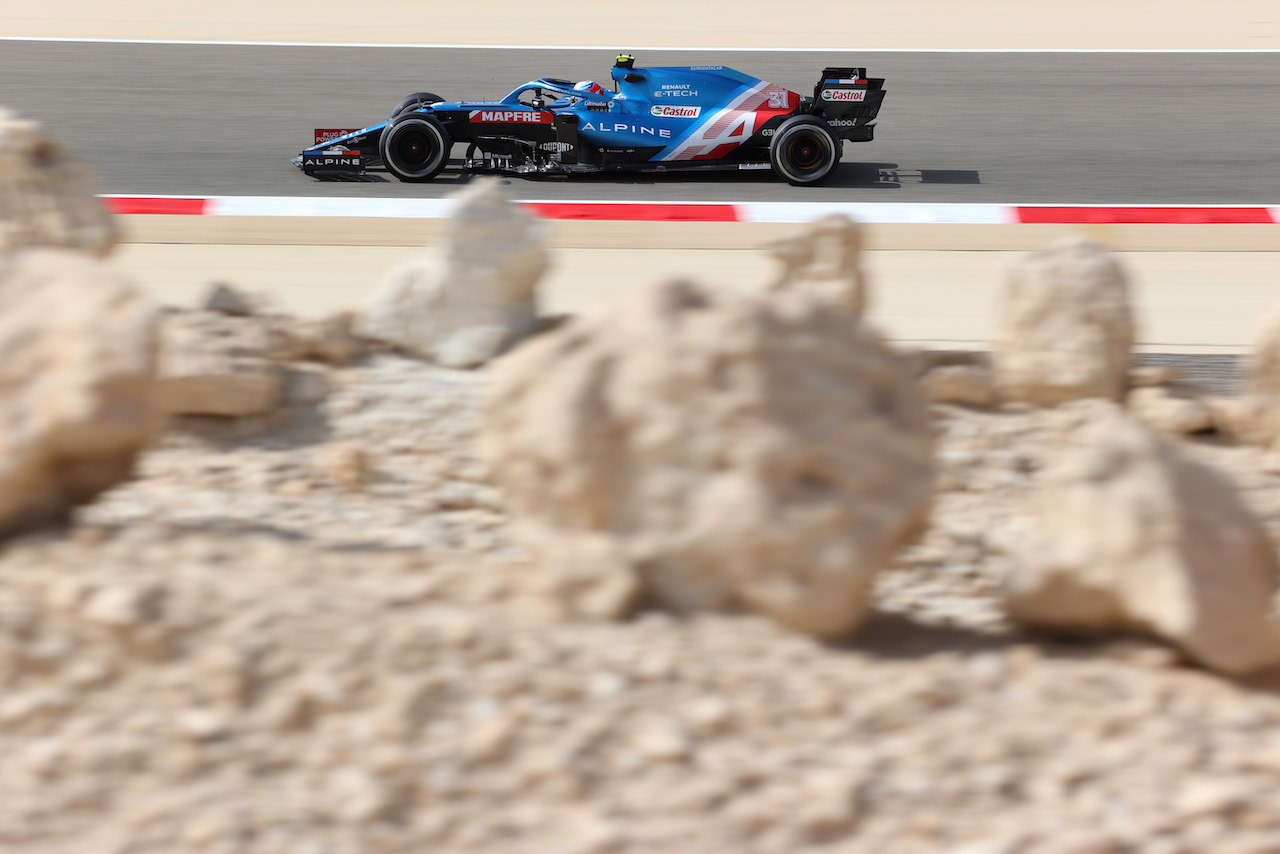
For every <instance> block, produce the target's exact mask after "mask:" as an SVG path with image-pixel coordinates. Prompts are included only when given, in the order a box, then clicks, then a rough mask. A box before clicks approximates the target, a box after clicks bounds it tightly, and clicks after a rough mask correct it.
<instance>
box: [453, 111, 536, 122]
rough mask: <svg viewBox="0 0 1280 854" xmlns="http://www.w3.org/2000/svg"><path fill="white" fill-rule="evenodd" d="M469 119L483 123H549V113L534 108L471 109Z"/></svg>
mask: <svg viewBox="0 0 1280 854" xmlns="http://www.w3.org/2000/svg"><path fill="white" fill-rule="evenodd" d="M471 121H473V122H480V123H483V124H530V125H549V124H551V114H550V113H547V112H535V111H534V110H472V111H471Z"/></svg>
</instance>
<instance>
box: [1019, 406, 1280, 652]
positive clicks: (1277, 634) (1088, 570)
mask: <svg viewBox="0 0 1280 854" xmlns="http://www.w3.org/2000/svg"><path fill="white" fill-rule="evenodd" d="M1057 425H1058V428H1059V430H1060V433H1059V441H1058V443H1057V444H1058V446H1059V447H1060V448H1061V449H1062V450H1061V451H1060V456H1059V458H1058V459H1057V461H1056V462H1055V463H1054V464H1052V465H1051V466H1050V467H1049V469H1048V470H1047V471H1046V472H1045V473H1044V475H1043V481H1042V485H1041V488H1040V490H1039V491H1038V493H1037V494H1036V496H1035V499H1034V513H1035V531H1034V535H1033V536H1031V537H1029V538H1027V539H1026V540H1025V541H1024V542H1023V543H1022V544H1021V547H1020V548H1019V549H1018V550H1017V553H1016V555H1015V568H1014V570H1013V573H1012V575H1011V577H1010V579H1009V582H1008V605H1009V609H1010V613H1011V614H1012V615H1013V617H1014V619H1016V620H1018V621H1019V622H1021V623H1023V624H1025V625H1028V626H1034V627H1039V628H1048V629H1054V630H1065V631H1081V632H1090V633H1097V632H1121V631H1140V632H1150V633H1153V634H1155V635H1157V636H1159V637H1162V638H1164V639H1166V640H1168V641H1170V642H1172V643H1174V644H1176V645H1177V646H1179V647H1181V648H1182V649H1183V650H1184V651H1186V652H1187V653H1188V654H1189V655H1190V656H1192V657H1193V658H1195V659H1197V660H1198V661H1200V662H1203V663H1204V664H1206V665H1208V666H1209V667H1212V668H1214V669H1217V670H1221V671H1224V672H1228V673H1245V672H1249V671H1253V670H1257V669H1260V668H1265V667H1268V666H1271V665H1276V664H1280V627H1278V626H1277V624H1276V623H1275V622H1274V620H1273V615H1272V595H1273V594H1274V592H1275V588H1276V581H1277V573H1276V568H1277V567H1276V557H1275V554H1274V552H1273V549H1272V545H1271V542H1270V540H1269V539H1268V537H1267V533H1266V530H1265V529H1264V528H1263V527H1262V525H1261V524H1259V522H1258V521H1257V519H1255V518H1254V516H1253V515H1252V513H1250V511H1249V510H1248V509H1246V507H1245V506H1244V505H1243V504H1242V503H1241V501H1240V498H1239V497H1238V496H1237V494H1236V491H1235V489H1234V488H1233V487H1232V486H1231V485H1230V484H1229V483H1228V482H1227V481H1225V480H1224V479H1223V478H1222V477H1221V476H1220V475H1219V474H1218V473H1217V472H1215V471H1214V470H1212V469H1210V468H1208V467H1206V466H1204V465H1202V464H1200V463H1196V462H1193V461H1191V460H1188V459H1185V458H1184V457H1183V456H1182V455H1181V454H1180V453H1179V452H1178V451H1177V450H1176V449H1175V448H1174V446H1173V445H1172V444H1170V443H1169V442H1168V441H1167V440H1165V439H1162V438H1160V437H1158V436H1156V435H1155V434H1154V433H1152V432H1150V431H1149V430H1148V429H1147V428H1145V427H1143V426H1142V425H1141V424H1139V423H1138V422H1137V421H1135V420H1134V419H1133V418H1132V417H1131V416H1129V415H1128V414H1127V413H1125V412H1124V410H1123V409H1121V408H1120V407H1118V406H1116V405H1114V404H1111V403H1106V402H1102V401H1090V402H1083V403H1080V404H1076V405H1073V406H1071V407H1068V408H1065V409H1064V410H1063V411H1062V412H1061V413H1059V414H1058V421H1057Z"/></svg>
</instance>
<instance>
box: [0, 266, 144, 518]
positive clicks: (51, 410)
mask: <svg viewBox="0 0 1280 854" xmlns="http://www.w3.org/2000/svg"><path fill="white" fill-rule="evenodd" d="M155 325H156V311H155V308H154V307H153V306H152V305H151V304H150V303H149V302H148V301H147V300H146V299H144V298H143V297H142V295H141V294H140V293H139V292H138V291H137V290H136V289H135V288H134V287H133V286H132V285H131V284H130V283H129V282H128V281H126V280H125V279H124V278H123V277H122V276H120V275H119V274H118V273H116V272H115V271H113V270H111V269H110V268H109V267H107V266H105V265H104V264H103V262H101V261H99V260H97V259H96V258H92V257H89V256H87V255H82V254H77V253H74V252H70V251H68V250H55V249H28V250H24V251H21V252H11V253H7V254H0V535H7V534H11V533H13V532H15V531H19V530H22V529H24V528H29V527H32V526H35V525H39V524H42V523H48V522H50V521H56V520H58V519H60V518H62V517H63V516H64V515H65V514H66V513H67V511H68V510H69V509H70V508H72V507H75V506H76V505H79V504H83V503H85V502H87V501H91V500H93V499H94V498H96V497H97V496H98V495H99V494H100V493H102V492H103V491H105V490H107V489H109V488H110V487H112V486H114V485H115V484H117V483H119V482H120V481H122V480H124V479H125V478H126V477H128V476H129V474H130V472H131V471H132V468H133V465H134V462H135V461H136V459H137V457H138V455H139V453H140V452H141V451H142V449H143V448H145V447H146V446H147V445H148V444H149V443H150V442H151V441H152V440H153V439H155V438H157V437H158V436H159V434H160V430H161V428H162V413H161V411H160V409H159V407H158V405H157V399H156V376H155V367H156V366H155V349H156V331H155Z"/></svg>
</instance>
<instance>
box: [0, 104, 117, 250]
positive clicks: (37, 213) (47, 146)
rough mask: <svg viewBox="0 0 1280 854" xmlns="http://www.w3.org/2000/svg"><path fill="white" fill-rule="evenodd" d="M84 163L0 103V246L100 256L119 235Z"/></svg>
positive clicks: (31, 123)
mask: <svg viewBox="0 0 1280 854" xmlns="http://www.w3.org/2000/svg"><path fill="white" fill-rule="evenodd" d="M98 192H99V188H98V182H97V180H96V179H95V178H94V176H93V173H92V172H91V171H90V170H89V167H88V166H86V165H85V164H84V162H83V161H81V160H80V158H79V157H77V156H76V155H74V154H72V153H71V152H70V151H68V150H67V149H66V148H65V147H64V146H63V145H62V144H61V143H59V142H58V141H57V140H55V139H53V138H52V137H51V136H49V135H48V134H47V133H46V132H45V131H44V129H43V128H42V127H41V126H40V125H39V124H38V123H36V122H34V121H31V120H28V119H21V118H18V117H17V116H16V115H14V114H13V113H11V112H9V111H8V110H6V109H4V108H3V107H0V250H3V249H22V248H26V247H38V246H47V247H56V248H63V249H79V250H81V251H84V252H88V253H90V254H92V255H98V256H105V255H107V254H108V253H109V252H110V251H111V249H112V247H114V246H115V244H116V241H117V240H118V239H119V236H118V234H117V231H116V226H115V223H114V221H113V220H112V218H111V214H110V213H108V212H107V209H106V208H105V207H103V205H102V202H101V201H99V199H98V197H97V195H96V194H97V193H98Z"/></svg>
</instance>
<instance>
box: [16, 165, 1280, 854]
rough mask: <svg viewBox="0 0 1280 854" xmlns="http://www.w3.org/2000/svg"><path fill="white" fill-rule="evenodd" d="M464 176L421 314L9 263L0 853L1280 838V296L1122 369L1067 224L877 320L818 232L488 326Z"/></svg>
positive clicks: (1106, 260)
mask: <svg viewBox="0 0 1280 854" xmlns="http://www.w3.org/2000/svg"><path fill="white" fill-rule="evenodd" d="M4 177H5V175H4V173H2V172H0V183H2V182H3V178H4ZM476 196H477V197H478V198H479V201H475V200H473V202H474V206H469V205H472V203H465V204H462V205H460V206H459V210H460V211H461V214H462V218H463V220H465V221H466V222H467V223H469V225H468V226H467V228H472V227H474V229H473V230H472V231H471V233H470V235H471V236H466V235H465V234H463V232H465V230H466V229H464V228H463V226H462V225H459V226H458V229H462V231H458V230H455V231H453V232H452V233H451V237H450V238H449V239H450V240H452V241H454V243H451V244H449V245H450V246H452V247H453V248H452V249H450V248H446V250H445V251H444V254H443V257H444V258H446V259H447V258H452V259H453V260H452V261H450V262H449V263H462V260H463V259H466V258H470V257H479V256H472V255H468V254H467V253H468V252H472V251H474V252H477V253H480V254H483V255H485V257H484V262H485V263H484V264H479V263H477V272H475V274H474V276H471V275H470V274H468V273H466V271H465V270H463V271H461V272H459V273H458V275H457V276H452V274H451V276H450V277H447V278H439V277H436V275H437V274H436V273H431V274H430V275H429V276H428V277H427V278H426V279H425V280H422V281H423V282H425V284H424V286H423V289H422V290H421V292H420V293H419V294H418V296H415V297H413V298H412V299H408V298H406V299H405V300H403V301H401V302H400V303H399V305H401V306H402V307H404V308H406V310H408V309H413V308H418V309H423V310H424V311H423V313H422V314H419V315H415V316H416V317H417V320H415V321H414V323H415V324H417V325H416V326H414V328H415V329H416V330H418V331H422V330H424V329H425V330H428V333H429V334H426V335H424V336H423V337H420V338H418V339H415V340H417V341H418V342H419V343H421V344H422V346H421V347H419V346H418V344H413V345H412V346H411V345H410V344H409V343H407V340H398V341H397V340H393V339H391V338H387V337H379V345H378V346H374V347H370V345H369V342H368V341H367V340H365V339H363V338H362V334H364V333H362V331H361V330H362V324H364V323H368V322H369V320H370V317H371V316H374V315H377V312H376V311H375V312H373V313H372V314H371V313H369V312H368V311H366V312H365V313H364V314H362V315H360V316H359V317H355V316H351V315H343V316H337V317H332V318H326V319H322V320H313V321H301V320H298V319H295V318H290V317H287V316H285V315H283V314H282V313H280V312H278V311H275V310H273V309H272V308H271V306H270V305H268V304H266V303H265V302H264V301H263V300H261V299H259V298H256V297H253V296H251V295H247V294H243V293H240V292H238V291H236V290H235V289H234V288H232V287H229V286H225V285H224V286H219V287H216V288H215V289H214V290H213V291H212V292H211V293H210V294H209V296H208V298H207V299H206V300H205V301H204V302H203V304H202V305H201V306H200V307H199V308H197V309H195V310H181V311H178V310H175V311H166V312H164V313H163V314H162V315H159V316H158V315H157V312H156V310H155V309H154V308H153V307H152V306H149V305H148V304H146V302H145V301H144V300H142V299H141V298H140V297H139V296H138V295H137V293H136V292H135V291H134V290H133V289H132V288H131V287H130V286H129V285H128V283H127V282H124V281H122V280H121V279H120V278H119V276H118V274H116V273H114V272H112V271H111V270H110V269H109V268H108V267H105V266H103V265H102V263H101V262H99V261H97V260H95V259H93V258H91V257H89V256H88V255H87V254H85V253H84V252H79V253H68V252H66V251H65V250H62V251H55V250H50V249H34V250H29V251H22V252H14V253H11V254H0V355H3V356H4V359H3V362H0V529H2V530H3V532H4V533H5V534H6V535H9V536H10V539H9V540H8V541H7V542H6V543H5V547H4V549H3V550H2V551H0V757H4V761H3V762H0V850H3V851H4V852H6V854H9V853H10V852H12V854H64V852H77V854H78V852H95V854H96V853H97V852H101V853H102V854H152V852H155V854H161V852H163V854H169V853H170V852H174V851H183V852H191V854H347V853H348V852H350V854H359V852H373V851H376V852H388V854H394V852H406V854H407V852H421V851H466V852H478V854H544V852H548V851H563V852H570V854H610V852H617V854H640V852H652V851H696V852H699V854H742V852H749V854H819V852H841V854H864V852H865V854H917V853H918V854H937V852H942V854H977V853H978V852H999V854H1041V852H1048V854H1082V852H1115V853H1116V854H1148V852H1155V853H1156V854H1192V852H1214V854H1219V852H1222V853H1223V854H1266V852H1275V851H1280V802H1278V801H1277V799H1276V797H1275V781H1276V779H1277V777H1278V776H1280V737H1277V732H1280V693H1277V692H1278V690H1280V670H1278V669H1277V668H1276V667H1275V665H1276V664H1277V663H1280V639H1278V638H1277V628H1276V626H1277V624H1276V622H1275V620H1274V613H1273V602H1274V598H1275V589H1276V577H1275V573H1276V551H1275V542H1276V541H1277V540H1276V538H1277V537H1280V464H1277V463H1276V462H1275V457H1276V451H1275V450H1273V449H1272V444H1273V443H1274V441H1275V438H1276V430H1275V424H1277V423H1280V419H1278V418H1277V417H1276V416H1275V415H1274V413H1275V412H1280V379H1277V376H1278V374H1277V372H1278V371H1280V367H1277V366H1280V358H1277V357H1276V356H1275V354H1276V353H1280V345H1277V344H1276V342H1275V336H1276V333H1275V332H1272V331H1269V330H1271V329H1272V327H1271V326H1268V327H1267V329H1264V333H1263V335H1262V336H1261V343H1260V345H1259V347H1258V351H1257V353H1256V354H1255V356H1254V357H1253V359H1252V361H1251V368H1250V370H1251V378H1250V382H1249V385H1248V388H1247V394H1246V396H1245V397H1244V398H1242V399H1241V400H1219V399H1214V398H1211V397H1208V396H1206V395H1203V394H1199V393H1197V392H1196V391H1195V390H1194V389H1193V388H1192V387H1191V386H1190V385H1188V384H1185V383H1182V382H1181V380H1180V379H1179V378H1178V377H1176V376H1173V375H1171V374H1170V373H1168V372H1162V371H1158V370H1152V369H1144V370H1132V369H1131V367H1130V354H1129V347H1130V342H1131V337H1132V329H1133V327H1134V324H1135V321H1134V309H1133V307H1132V306H1131V305H1130V304H1129V301H1128V295H1127V289H1126V286H1125V284H1124V274H1123V271H1121V270H1119V269H1118V267H1117V266H1116V264H1115V261H1114V259H1111V258H1110V257H1109V256H1107V255H1106V253H1105V252H1103V251H1102V250H1101V249H1100V247H1097V246H1095V245H1089V244H1082V243H1077V242H1073V243H1069V244H1065V245H1061V246H1056V247H1052V248H1051V249H1049V250H1048V251H1047V252H1046V253H1038V254H1036V255H1034V256H1032V257H1031V258H1029V259H1027V260H1026V261H1024V262H1022V263H1021V264H1020V265H1018V266H1016V267H1015V269H1014V272H1013V273H1011V279H1010V288H1009V292H1008V301H1007V303H1003V304H1002V305H1001V306H1000V307H999V308H998V310H999V311H1000V312H1001V313H1002V317H1003V318H1004V319H1003V320H1002V321H1001V323H1002V328H1003V329H1004V333H1003V337H1002V339H1001V340H1002V343H1001V346H1000V347H998V348H997V350H996V351H995V352H994V353H993V354H992V356H991V357H989V358H988V357H985V356H979V355H974V354H960V353H899V352H897V351H895V350H894V349H893V348H892V347H890V346H889V345H888V344H887V343H886V342H885V341H884V340H883V339H882V338H881V337H880V336H879V335H878V334H877V333H876V332H875V331H874V330H873V329H872V328H871V327H870V326H868V325H867V323H866V320H865V318H864V317H863V314H864V309H865V306H866V302H867V293H866V288H865V282H864V280H863V279H862V276H861V268H860V262H859V259H858V254H859V253H858V247H859V246H860V232H859V231H858V230H857V226H856V225H854V224H851V223H848V222H842V221H838V220H829V221H825V222H823V223H820V224H819V225H817V226H815V227H814V228H813V229H811V230H809V231H807V232H805V233H803V234H801V235H800V236H799V237H798V238H797V242H796V243H795V244H794V245H792V246H789V247H787V246H780V247H776V248H775V255H776V256H777V257H780V258H782V259H783V261H784V265H783V266H784V271H783V273H782V274H781V275H780V276H779V278H778V280H777V281H776V282H775V283H774V287H772V288H766V289H765V290H764V292H763V293H761V294H760V295H757V296H753V297H745V296H741V295H734V294H729V293H725V292H722V291H719V290H715V289H712V288H708V287H704V286H701V285H697V284H692V283H689V282H679V281H676V282H668V283H663V284H659V285H656V286H653V287H650V288H643V289H639V290H637V292H636V293H635V294H634V295H633V296H632V297H631V298H630V301H629V302H625V303H623V304H620V305H619V306H617V307H615V308H614V309H613V310H612V311H610V310H602V311H601V312H600V313H599V314H593V315H590V316H583V317H576V318H570V319H568V320H566V321H564V322H562V323H560V324H559V325H557V326H556V327H555V328H552V329H543V330H541V331H540V332H539V334H537V335H535V336H534V337H532V338H531V339H530V340H526V341H521V340H520V339H521V338H522V337H525V336H527V335H529V334H530V333H531V332H533V331H535V330H538V329H539V326H538V324H537V322H536V293H535V292H534V286H535V283H536V278H537V276H536V274H535V273H533V272H532V271H534V270H535V269H536V270H540V269H541V267H542V265H543V264H544V263H545V261H544V260H539V259H541V258H542V257H543V256H542V254H541V253H542V252H543V250H542V248H541V245H540V243H539V242H538V238H537V237H536V236H535V235H534V233H533V232H532V231H530V230H529V229H527V228H526V227H525V226H526V225H527V223H523V220H522V219H521V217H522V216H523V215H522V214H520V215H517V214H515V213H513V210H514V209H512V208H510V207H509V206H508V207H503V204H505V203H503V204H499V203H498V197H497V196H496V190H494V188H493V187H491V186H490V187H483V186H482V187H480V188H479V189H477V190H476ZM55 207H56V205H55ZM490 217H492V218H493V219H494V223H492V224H487V223H488V220H489V218H490ZM522 223H523V224H522ZM490 225H492V227H490ZM20 226H21V227H20V228H19V229H11V232H10V233H17V232H18V231H20V230H21V231H22V232H23V233H25V234H36V233H38V232H37V231H36V230H33V229H31V228H29V227H28V226H27V224H20ZM460 235H462V236H460ZM473 238H474V239H473ZM47 240H48V242H51V243H56V242H57V240H56V239H54V238H52V237H50V238H48V239H47ZM507 241H509V245H507V249H509V250H510V254H509V255H503V254H502V252H501V251H500V250H501V248H502V245H503V244H504V242H507ZM467 246H470V247H472V248H471V249H465V248H463V247H467ZM477 247H487V249H485V250H484V252H481V251H480V249H479V248H477ZM454 250H457V251H456V252H455V251H454ZM450 253H453V254H450ZM504 258H505V259H506V260H504ZM486 265H487V266H486ZM446 266H447V265H446ZM508 274H509V275H510V276H511V279H510V280H509V281H508V282H507V283H506V284H504V283H503V279H504V277H506V276H507V275H508ZM433 277H435V278H433ZM420 283H421V282H420ZM450 283H461V285H463V287H462V288H461V289H460V290H458V291H457V292H452V291H450V287H451V284H450ZM477 283H479V284H477ZM472 286H474V287H476V288H477V289H478V291H477V293H479V294H480V296H478V297H477V298H476V300H474V301H472V302H468V301H467V298H466V297H465V293H466V289H467V288H468V287H472ZM416 288H417V286H416V285H415V286H413V287H411V288H408V289H407V290H405V291H402V293H409V292H416ZM446 292H447V295H446ZM504 294H505V296H502V295H504ZM507 297H510V298H511V300H512V302H511V304H510V310H497V309H495V308H494V305H495V304H496V303H497V302H501V300H502V299H505V298H507ZM390 305H391V304H390V303H388V304H384V308H387V311H388V312H390V308H388V306H390ZM480 306H484V307H483V309H481V308H479V307H480ZM441 307H444V309H445V310H443V312H439V311H436V309H437V308H441ZM455 309H456V311H455ZM390 316H391V314H388V313H384V314H383V315H382V317H383V319H384V320H385V319H387V318H388V317H390ZM530 317H533V319H532V320H530ZM427 318H432V319H430V320H428V319H427ZM383 328H384V329H385V328H386V327H383ZM464 328H466V329H471V330H472V331H464V332H463V333H462V334H461V336H460V337H454V336H453V333H454V332H458V331H460V330H463V329H464ZM415 334H417V333H416V332H415ZM423 342H434V343H423ZM477 342H480V343H479V344H477ZM499 342H500V343H499ZM388 343H390V344H393V345H394V346H393V347H392V349H393V350H395V351H397V352H386V350H385V349H380V347H383V346H384V345H386V344H388ZM481 345H483V346H481ZM500 351H506V352H505V355H503V356H502V357H501V359H499V360H498V362H497V363H496V364H495V365H494V366H493V367H492V368H490V369H487V370H479V371H478V370H471V369H468V370H460V369H458V368H459V367H461V366H463V365H464V364H465V365H466V366H467V367H468V368H470V367H473V366H475V365H479V364H482V363H484V362H485V361H486V360H488V359H489V358H491V357H493V356H494V355H495V354H497V353H499V352H500ZM459 353H468V354H470V355H469V356H468V357H467V358H465V359H463V358H458V354H459ZM450 365H453V366H450ZM926 394H928V395H931V396H932V397H933V398H934V401H935V402H934V404H933V405H932V406H930V405H929V404H928V403H927V398H926ZM175 401H178V402H177V403H175ZM1170 401H1177V402H1179V403H1171V402H1170ZM1183 402H1190V404H1197V405H1200V406H1202V407H1203V410H1193V409H1192V408H1191V407H1190V406H1189V405H1188V406H1182V407H1181V408H1179V406H1181V403H1183ZM1204 411H1207V412H1208V413H1209V414H1208V416H1204V415H1203V412H1204ZM281 413H286V414H288V415H289V417H284V418H282V417H279V416H280V414H281ZM165 415H168V416H169V421H168V424H169V429H168V430H167V431H165V432H163V435H161V430H162V428H163V425H164V423H165V422H164V421H163V420H162V418H163V416H165ZM1144 422H1145V424H1144ZM1148 425H1154V426H1156V427H1158V428H1159V429H1163V430H1166V431H1169V432H1174V433H1191V434H1204V435H1198V436H1193V437H1192V438H1185V437H1183V436H1180V435H1175V436H1161V435H1157V433H1156V432H1154V431H1153V429H1152V427H1151V426H1148ZM1161 425H1163V426H1161ZM224 428H225V429H224ZM1237 439H1248V441H1245V442H1237V441H1234V440H1237ZM131 474H132V475H133V476H132V477H130V475H131ZM122 481H123V482H122ZM104 490H105V492H104ZM77 505H78V507H77ZM68 515H70V517H71V518H70V520H69V524H66V525H65V526H63V527H47V528H46V529H45V530H43V531H40V532H36V533H28V534H27V535H25V536H21V537H15V536H14V535H16V534H19V533H20V532H22V531H24V530H27V529H29V528H31V527H34V526H45V525H47V523H49V522H51V521H55V520H58V519H65V517H67V516H68ZM583 617H594V618H597V619H583ZM600 617H610V618H613V619H598V618H600ZM1143 635H1147V636H1150V637H1146V638H1144V637H1143ZM1221 674H1227V675H1226V676H1224V675H1221Z"/></svg>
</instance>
